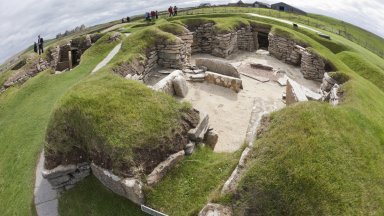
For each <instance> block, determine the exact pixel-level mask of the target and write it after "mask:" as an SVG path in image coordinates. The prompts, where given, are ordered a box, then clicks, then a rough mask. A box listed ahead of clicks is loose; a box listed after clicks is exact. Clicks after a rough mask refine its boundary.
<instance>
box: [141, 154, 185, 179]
mask: <svg viewBox="0 0 384 216" xmlns="http://www.w3.org/2000/svg"><path fill="white" fill-rule="evenodd" d="M184 155H185V152H184V150H183V151H179V152H177V153H175V154H172V155H171V156H169V157H168V158H167V159H166V160H165V161H163V162H161V163H160V164H159V165H157V167H155V169H153V171H152V172H151V174H149V175H148V176H147V183H148V184H149V185H154V184H156V183H158V182H159V181H160V180H161V179H162V178H163V177H164V176H165V174H167V172H168V171H169V170H170V169H172V168H173V167H174V166H175V165H176V164H177V163H179V162H180V161H181V160H183V158H184Z"/></svg>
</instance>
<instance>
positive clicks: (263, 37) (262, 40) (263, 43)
mask: <svg viewBox="0 0 384 216" xmlns="http://www.w3.org/2000/svg"><path fill="white" fill-rule="evenodd" d="M257 40H258V42H259V49H263V50H268V47H269V40H268V33H264V32H259V33H258V34H257Z"/></svg>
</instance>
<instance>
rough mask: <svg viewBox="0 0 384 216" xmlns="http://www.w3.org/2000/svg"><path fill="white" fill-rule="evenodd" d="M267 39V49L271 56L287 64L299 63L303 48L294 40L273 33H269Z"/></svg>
mask: <svg viewBox="0 0 384 216" xmlns="http://www.w3.org/2000/svg"><path fill="white" fill-rule="evenodd" d="M268 40H269V47H268V51H269V53H270V54H271V55H272V56H274V57H275V58H277V59H279V60H281V61H283V62H285V63H288V64H292V65H300V63H301V50H302V49H303V48H302V47H300V46H297V45H296V42H295V41H293V40H290V39H287V38H285V37H283V36H279V35H276V34H273V33H269V35H268Z"/></svg>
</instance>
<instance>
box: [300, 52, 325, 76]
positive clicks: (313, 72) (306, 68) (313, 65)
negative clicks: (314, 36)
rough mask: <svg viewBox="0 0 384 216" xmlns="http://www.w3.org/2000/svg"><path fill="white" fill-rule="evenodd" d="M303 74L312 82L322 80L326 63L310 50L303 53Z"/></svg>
mask: <svg viewBox="0 0 384 216" xmlns="http://www.w3.org/2000/svg"><path fill="white" fill-rule="evenodd" d="M301 55H302V59H301V73H302V74H303V76H304V78H306V79H311V80H321V79H323V77H324V73H325V72H326V71H325V61H324V60H323V58H321V57H320V56H319V55H317V54H315V53H314V52H312V51H309V50H307V49H306V50H303V51H302V52H301Z"/></svg>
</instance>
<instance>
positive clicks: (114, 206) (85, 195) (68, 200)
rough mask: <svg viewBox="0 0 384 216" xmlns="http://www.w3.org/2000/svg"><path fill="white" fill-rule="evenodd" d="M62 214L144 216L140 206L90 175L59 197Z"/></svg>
mask: <svg viewBox="0 0 384 216" xmlns="http://www.w3.org/2000/svg"><path fill="white" fill-rule="evenodd" d="M59 214H60V215H62V216H78V215H87V216H105V215H116V216H118V215H121V216H123V215H127V216H144V215H147V214H144V213H143V212H142V211H141V210H140V208H139V207H138V206H137V205H136V204H134V203H132V202H130V201H129V200H128V199H126V198H125V197H120V196H117V195H116V194H114V193H113V192H112V191H110V190H108V189H107V188H106V187H104V186H103V185H102V184H101V183H100V182H99V181H98V180H97V179H96V178H95V177H93V176H90V177H88V178H86V179H85V180H84V181H82V182H80V183H78V184H77V185H76V186H75V188H73V189H72V190H69V191H68V192H66V193H64V194H63V196H61V197H60V199H59Z"/></svg>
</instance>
